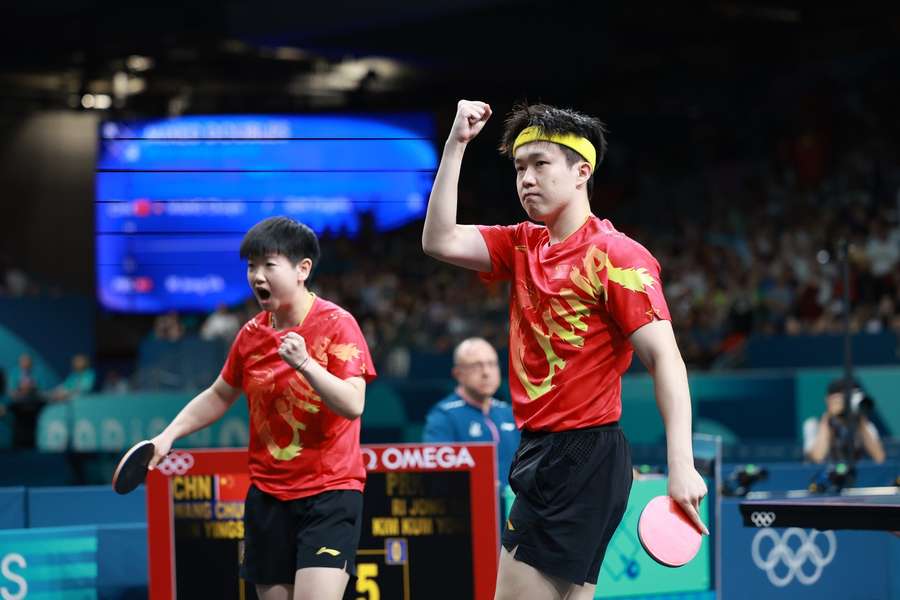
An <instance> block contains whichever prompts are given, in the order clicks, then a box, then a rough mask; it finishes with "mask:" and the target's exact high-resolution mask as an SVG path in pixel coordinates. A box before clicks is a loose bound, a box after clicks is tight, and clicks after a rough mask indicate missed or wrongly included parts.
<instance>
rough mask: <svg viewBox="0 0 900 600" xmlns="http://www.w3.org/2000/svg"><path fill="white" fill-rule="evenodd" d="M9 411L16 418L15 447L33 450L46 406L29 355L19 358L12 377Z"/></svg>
mask: <svg viewBox="0 0 900 600" xmlns="http://www.w3.org/2000/svg"><path fill="white" fill-rule="evenodd" d="M9 387H10V393H9V396H10V399H11V400H12V402H11V403H10V405H9V411H10V412H11V413H12V415H13V418H14V423H13V446H15V447H17V448H33V447H34V440H35V428H36V426H37V417H38V414H40V412H41V409H42V408H43V407H44V405H45V404H46V400H45V399H44V397H43V395H42V394H41V391H40V383H39V382H38V380H37V377H36V376H35V374H34V363H33V361H32V358H31V356H30V355H29V354H22V355H21V356H20V357H19V363H18V365H17V366H16V367H15V368H14V369H13V372H12V373H11V375H10V385H9Z"/></svg>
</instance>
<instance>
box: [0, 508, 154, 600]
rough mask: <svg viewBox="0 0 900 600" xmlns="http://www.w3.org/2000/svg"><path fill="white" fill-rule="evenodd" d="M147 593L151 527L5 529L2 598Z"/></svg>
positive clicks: (0, 535) (0, 537)
mask: <svg viewBox="0 0 900 600" xmlns="http://www.w3.org/2000/svg"><path fill="white" fill-rule="evenodd" d="M146 594H147V526H146V524H144V523H123V524H118V525H104V526H76V527H46V528H36V529H11V530H5V531H0V597H2V598H4V599H7V598H10V599H12V598H15V599H25V598H27V599H28V600H51V599H52V600H96V599H98V598H135V597H145V598H146Z"/></svg>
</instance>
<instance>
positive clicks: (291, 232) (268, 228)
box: [240, 217, 320, 266]
mask: <svg viewBox="0 0 900 600" xmlns="http://www.w3.org/2000/svg"><path fill="white" fill-rule="evenodd" d="M270 254H280V255H282V256H284V257H285V258H287V259H288V260H289V261H291V264H292V265H297V264H299V263H300V261H301V260H303V259H304V258H308V259H310V260H311V261H312V263H313V266H315V265H316V264H317V263H318V262H319V255H320V250H319V238H318V237H317V236H316V234H315V232H314V231H313V230H312V229H310V228H309V227H308V226H306V225H304V224H303V223H300V222H298V221H295V220H293V219H291V218H290V217H269V218H268V219H263V220H262V221H260V222H259V223H257V224H256V225H254V226H253V227H251V228H250V231H248V232H247V234H246V235H245V236H244V239H243V240H242V241H241V249H240V256H241V260H247V259H249V258H255V259H260V258H264V257H266V256H268V255H270Z"/></svg>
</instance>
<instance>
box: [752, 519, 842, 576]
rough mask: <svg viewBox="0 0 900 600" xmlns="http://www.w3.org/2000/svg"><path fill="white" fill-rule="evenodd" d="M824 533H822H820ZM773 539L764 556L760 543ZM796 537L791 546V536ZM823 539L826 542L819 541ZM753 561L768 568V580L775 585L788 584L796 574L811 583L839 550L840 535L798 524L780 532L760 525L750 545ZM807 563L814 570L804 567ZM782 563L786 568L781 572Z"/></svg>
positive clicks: (765, 569) (766, 570) (761, 566)
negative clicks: (799, 526) (838, 540)
mask: <svg viewBox="0 0 900 600" xmlns="http://www.w3.org/2000/svg"><path fill="white" fill-rule="evenodd" d="M820 536H821V537H820ZM766 539H768V540H770V541H771V542H772V547H771V548H770V549H769V551H768V552H767V553H766V556H765V557H763V556H762V553H761V546H762V542H763V540H766ZM792 539H796V542H795V544H793V546H796V547H792V544H791V540H792ZM819 539H822V540H824V542H822V543H818V542H817V540H819ZM750 550H751V554H752V555H753V562H754V563H755V564H756V566H757V567H759V568H760V569H762V570H763V571H765V572H766V575H767V576H768V577H769V581H770V582H771V583H772V585H774V586H775V587H785V586H787V585H788V584H789V583H791V582H792V581H793V580H794V579H795V578H796V579H797V581H799V582H800V583H801V584H803V585H812V584H814V583H815V582H817V581H818V580H819V578H820V577H821V576H822V572H823V571H824V569H825V567H826V566H828V564H829V563H831V561H832V560H834V555H835V554H836V553H837V539H836V538H835V536H834V532H833V531H824V532H822V531H816V530H815V529H811V530H809V533H807V532H806V530H804V529H800V528H798V527H791V528H789V529H787V530H785V532H784V534H783V535H779V534H778V532H777V531H775V530H774V529H761V530H760V531H758V532H757V533H756V536H754V538H753V544H752V546H751V549H750ZM807 562H808V563H810V564H811V565H812V570H811V571H810V569H804V566H805V565H806V564H807ZM779 564H784V566H785V567H786V568H787V571H786V572H784V573H783V574H779V573H780V572H781V571H782V569H778V568H777V567H778V565H779Z"/></svg>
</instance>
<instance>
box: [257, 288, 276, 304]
mask: <svg viewBox="0 0 900 600" xmlns="http://www.w3.org/2000/svg"><path fill="white" fill-rule="evenodd" d="M253 291H254V292H256V298H257V299H258V300H259V301H260V302H263V303H264V302H267V301H268V300H269V298H271V297H272V292H270V291H269V290H267V289H266V288H264V287H256V288H254V290H253Z"/></svg>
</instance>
